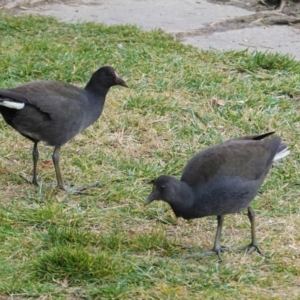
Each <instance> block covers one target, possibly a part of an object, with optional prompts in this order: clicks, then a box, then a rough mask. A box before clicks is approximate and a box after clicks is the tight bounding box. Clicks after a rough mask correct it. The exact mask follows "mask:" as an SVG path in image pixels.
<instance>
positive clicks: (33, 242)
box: [0, 14, 300, 300]
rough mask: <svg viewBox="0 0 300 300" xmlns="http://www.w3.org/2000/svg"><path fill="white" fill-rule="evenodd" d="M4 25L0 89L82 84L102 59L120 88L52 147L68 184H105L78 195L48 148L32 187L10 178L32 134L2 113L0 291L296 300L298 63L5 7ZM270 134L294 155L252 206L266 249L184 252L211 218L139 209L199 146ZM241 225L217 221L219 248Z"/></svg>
mask: <svg viewBox="0 0 300 300" xmlns="http://www.w3.org/2000/svg"><path fill="white" fill-rule="evenodd" d="M0 35H1V47H0V61H1V64H0V86H1V87H2V88H5V87H11V86H14V85H16V84H21V83H24V82H27V81H32V80H39V79H55V80H63V81H68V82H72V83H77V84H78V83H79V84H80V85H84V84H85V83H86V81H87V80H88V79H89V77H90V76H91V74H92V72H93V71H95V70H96V69H97V68H98V67H100V66H102V65H113V66H114V67H115V68H116V69H117V71H118V73H119V74H120V75H121V77H123V78H124V79H125V80H126V82H127V83H128V85H129V86H130V89H123V88H118V87H114V88H113V89H112V90H111V91H110V92H109V95H108V97H107V102H106V105H105V108H104V112H103V115H102V116H101V118H100V119H99V120H98V121H97V122H96V123H95V124H94V125H93V126H91V127H90V128H88V129H87V130H86V131H84V132H83V133H82V134H80V135H78V136H77V137H76V138H75V139H74V140H72V141H71V142H69V143H68V144H66V145H65V146H64V147H63V148H62V151H61V167H62V171H63V175H64V178H65V181H66V183H67V184H70V183H75V184H76V185H79V186H81V185H85V184H87V183H93V182H96V181H101V182H102V183H103V186H102V187H98V188H94V189H91V190H90V191H89V192H88V194H87V195H80V196H76V195H72V194H68V193H64V192H62V191H58V190H56V189H55V174H54V169H53V166H52V163H51V154H52V149H51V148H50V147H45V146H42V145H41V146H40V161H39V165H38V170H39V175H40V181H41V184H40V186H39V188H35V187H33V186H30V185H28V184H27V183H26V182H25V181H24V180H23V179H22V178H21V177H20V176H19V175H20V174H22V175H26V176H27V177H28V178H30V177H31V171H32V161H31V147H32V144H31V143H30V141H28V140H25V139H24V138H23V137H22V136H20V135H19V134H18V133H17V132H15V131H14V130H12V129H11V128H9V127H8V126H7V125H6V124H5V122H4V121H3V119H2V118H1V119H0V141H1V158H0V164H1V168H0V189H1V202H0V298H1V299H28V298H32V299H101V300H102V299H250V298H251V299H260V300H261V299H283V298H286V299H298V297H299V284H300V281H299V275H300V231H299V227H300V218H299V213H300V208H299V175H300V174H299V161H300V149H299V142H298V141H299V135H300V117H299V109H300V107H299V106H300V102H299V100H300V63H299V62H297V61H295V60H293V59H292V58H290V57H288V56H284V55H281V54H267V53H259V52H254V53H249V52H247V51H242V52H235V51H229V52H217V51H199V50H197V49H195V48H193V47H190V46H184V45H181V44H180V43H179V42H176V41H174V40H173V39H172V38H171V37H170V36H166V35H164V34H163V33H162V32H160V31H153V32H147V33H146V32H143V31H141V30H140V29H138V28H136V27H133V26H113V27H106V26H103V25H96V24H93V23H86V24H63V23H59V22H57V21H55V20H54V19H51V18H38V17H12V16H9V15H5V14H1V18H0ZM220 100H222V101H223V102H222V101H220ZM218 103H221V104H222V105H219V104H218ZM223 104H224V105H223ZM271 130H276V132H277V134H278V135H280V136H281V137H282V138H283V140H284V142H286V143H287V144H288V145H289V146H290V149H291V155H290V156H289V157H287V158H286V159H285V160H282V161H281V162H279V163H276V164H275V166H274V167H273V168H272V171H271V172H270V174H269V175H268V178H267V180H266V182H265V183H264V185H263V187H262V188H261V190H260V193H259V195H258V196H257V198H256V200H255V201H254V203H253V206H254V208H255V211H256V213H257V238H258V241H259V243H260V246H261V248H262V249H263V251H265V252H266V254H267V257H265V258H264V257H260V256H259V255H257V254H256V253H253V254H251V255H246V254H244V253H241V252H236V251H234V252H229V253H225V254H224V255H223V258H224V261H223V262H222V263H220V264H219V263H218V262H217V257H215V256H212V257H205V258H203V259H201V260H196V259H190V260H184V259H182V256H183V255H185V254H187V252H188V250H186V249H184V248H183V246H193V247H198V248H199V251H200V250H201V249H208V248H211V247H212V244H213V240H214V235H215V230H216V220H215V218H214V217H209V218H203V219H198V220H193V221H184V220H181V219H179V220H176V218H175V217H174V215H173V213H172V211H171V209H170V208H169V207H168V206H167V205H166V204H165V203H161V202H155V203H153V204H152V205H151V206H149V207H146V208H144V207H143V201H144V200H145V198H146V197H147V196H148V194H149V193H150V190H151V185H150V184H149V182H150V181H151V180H152V179H154V178H155V177H157V176H159V175H161V174H170V175H174V176H177V177H179V176H180V174H181V171H182V168H183V166H184V165H185V163H186V162H187V161H188V159H189V158H190V157H191V156H193V155H194V154H195V153H196V152H197V151H199V150H201V149H203V148H204V147H207V146H210V145H213V144H215V143H218V142H220V141H223V140H226V139H229V138H231V137H236V136H241V135H246V134H247V135H249V134H258V133H263V132H267V131H271ZM248 223H249V222H248V219H247V217H246V216H243V215H236V216H230V217H226V218H225V227H224V231H223V237H222V244H226V245H228V246H231V247H232V248H233V249H236V248H237V247H238V246H242V245H245V244H246V243H247V242H249V238H250V228H249V224H248Z"/></svg>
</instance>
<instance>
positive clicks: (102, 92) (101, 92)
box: [84, 80, 109, 101]
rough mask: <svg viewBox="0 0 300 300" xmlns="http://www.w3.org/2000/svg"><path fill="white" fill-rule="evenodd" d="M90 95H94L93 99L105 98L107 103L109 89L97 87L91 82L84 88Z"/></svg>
mask: <svg viewBox="0 0 300 300" xmlns="http://www.w3.org/2000/svg"><path fill="white" fill-rule="evenodd" d="M84 89H85V90H86V91H87V92H88V93H89V94H91V95H93V98H96V99H97V98H98V99H99V98H103V99H104V100H103V101H105V97H106V94H107V93H108V91H109V87H104V86H99V85H95V84H94V83H93V82H92V81H91V80H90V81H89V82H88V83H87V85H86V87H85V88H84Z"/></svg>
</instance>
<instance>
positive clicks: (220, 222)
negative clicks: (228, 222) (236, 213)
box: [212, 216, 228, 261]
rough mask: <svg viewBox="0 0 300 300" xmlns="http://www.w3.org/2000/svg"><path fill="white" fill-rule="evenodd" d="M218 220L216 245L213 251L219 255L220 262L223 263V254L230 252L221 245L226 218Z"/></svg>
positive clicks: (218, 218)
mask: <svg viewBox="0 0 300 300" xmlns="http://www.w3.org/2000/svg"><path fill="white" fill-rule="evenodd" d="M217 220H218V227H217V233H216V238H215V243H214V247H213V249H212V251H214V252H215V253H216V254H217V255H218V258H219V261H222V257H221V252H224V251H226V250H228V249H227V248H226V247H222V246H221V244H220V240H221V234H222V229H223V221H224V216H217Z"/></svg>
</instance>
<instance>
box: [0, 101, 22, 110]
mask: <svg viewBox="0 0 300 300" xmlns="http://www.w3.org/2000/svg"><path fill="white" fill-rule="evenodd" d="M0 105H1V106H5V107H8V108H13V109H22V108H24V106H25V103H20V102H13V101H3V102H0Z"/></svg>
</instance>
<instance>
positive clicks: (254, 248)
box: [238, 242, 265, 256]
mask: <svg viewBox="0 0 300 300" xmlns="http://www.w3.org/2000/svg"><path fill="white" fill-rule="evenodd" d="M238 250H246V252H247V254H251V253H252V252H253V251H256V252H257V253H258V254H260V255H261V256H265V254H264V253H263V252H262V251H261V250H260V248H259V247H258V246H257V244H256V243H252V242H251V243H250V244H249V245H247V246H244V247H240V248H238Z"/></svg>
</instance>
